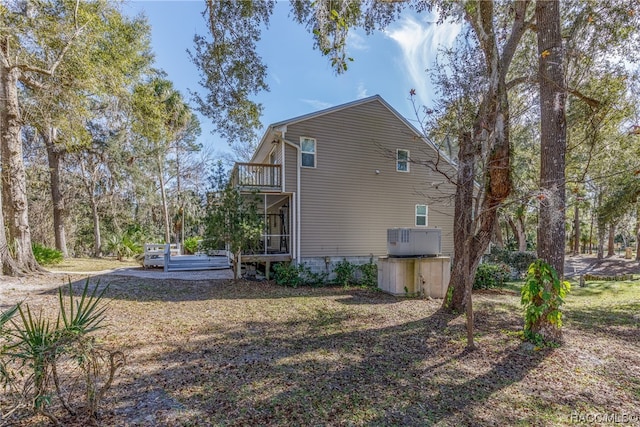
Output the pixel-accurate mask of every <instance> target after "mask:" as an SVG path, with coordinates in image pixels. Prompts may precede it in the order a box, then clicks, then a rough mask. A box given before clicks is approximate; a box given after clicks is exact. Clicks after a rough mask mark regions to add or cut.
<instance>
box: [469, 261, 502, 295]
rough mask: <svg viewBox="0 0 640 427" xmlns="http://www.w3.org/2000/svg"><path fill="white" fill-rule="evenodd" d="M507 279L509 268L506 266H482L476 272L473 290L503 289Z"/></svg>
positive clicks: (485, 264) (486, 264)
mask: <svg viewBox="0 0 640 427" xmlns="http://www.w3.org/2000/svg"><path fill="white" fill-rule="evenodd" d="M507 279H509V266H507V265H506V264H489V263H484V264H480V265H479V266H478V269H477V270H476V277H475V279H474V281H473V289H491V288H503V287H504V284H505V282H506V281H507Z"/></svg>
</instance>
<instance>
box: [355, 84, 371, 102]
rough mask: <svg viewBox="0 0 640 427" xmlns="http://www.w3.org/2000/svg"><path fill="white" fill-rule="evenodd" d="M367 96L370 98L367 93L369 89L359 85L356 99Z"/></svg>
mask: <svg viewBox="0 0 640 427" xmlns="http://www.w3.org/2000/svg"><path fill="white" fill-rule="evenodd" d="M367 96H369V94H368V93H367V88H366V87H364V83H362V82H360V83H358V92H357V95H356V99H362V98H366V97H367Z"/></svg>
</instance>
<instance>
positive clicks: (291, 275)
mask: <svg viewBox="0 0 640 427" xmlns="http://www.w3.org/2000/svg"><path fill="white" fill-rule="evenodd" d="M273 272H274V278H275V280H276V283H277V284H278V285H284V286H291V287H293V288H297V287H298V286H300V285H302V284H303V283H304V282H303V280H302V277H300V267H299V266H298V265H296V264H294V263H284V262H279V263H277V264H276V265H274V266H273Z"/></svg>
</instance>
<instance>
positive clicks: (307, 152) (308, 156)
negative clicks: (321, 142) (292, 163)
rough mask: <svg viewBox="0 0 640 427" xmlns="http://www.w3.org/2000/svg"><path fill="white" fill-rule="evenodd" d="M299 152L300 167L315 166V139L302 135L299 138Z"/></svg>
mask: <svg viewBox="0 0 640 427" xmlns="http://www.w3.org/2000/svg"><path fill="white" fill-rule="evenodd" d="M300 153H301V156H302V164H301V166H302V167H305V168H315V167H316V140H315V139H313V138H307V137H306V136H303V137H301V138H300Z"/></svg>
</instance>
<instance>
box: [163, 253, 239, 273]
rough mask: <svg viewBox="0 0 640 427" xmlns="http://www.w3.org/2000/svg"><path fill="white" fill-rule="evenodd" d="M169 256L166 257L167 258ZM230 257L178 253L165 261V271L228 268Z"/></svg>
mask: <svg viewBox="0 0 640 427" xmlns="http://www.w3.org/2000/svg"><path fill="white" fill-rule="evenodd" d="M166 259H167V257H165V260H166ZM230 267H231V266H230V265H229V258H227V257H226V256H224V255H222V256H208V255H177V256H170V257H168V260H166V261H165V263H164V271H166V272H171V271H197V270H224V269H228V268H230Z"/></svg>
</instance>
